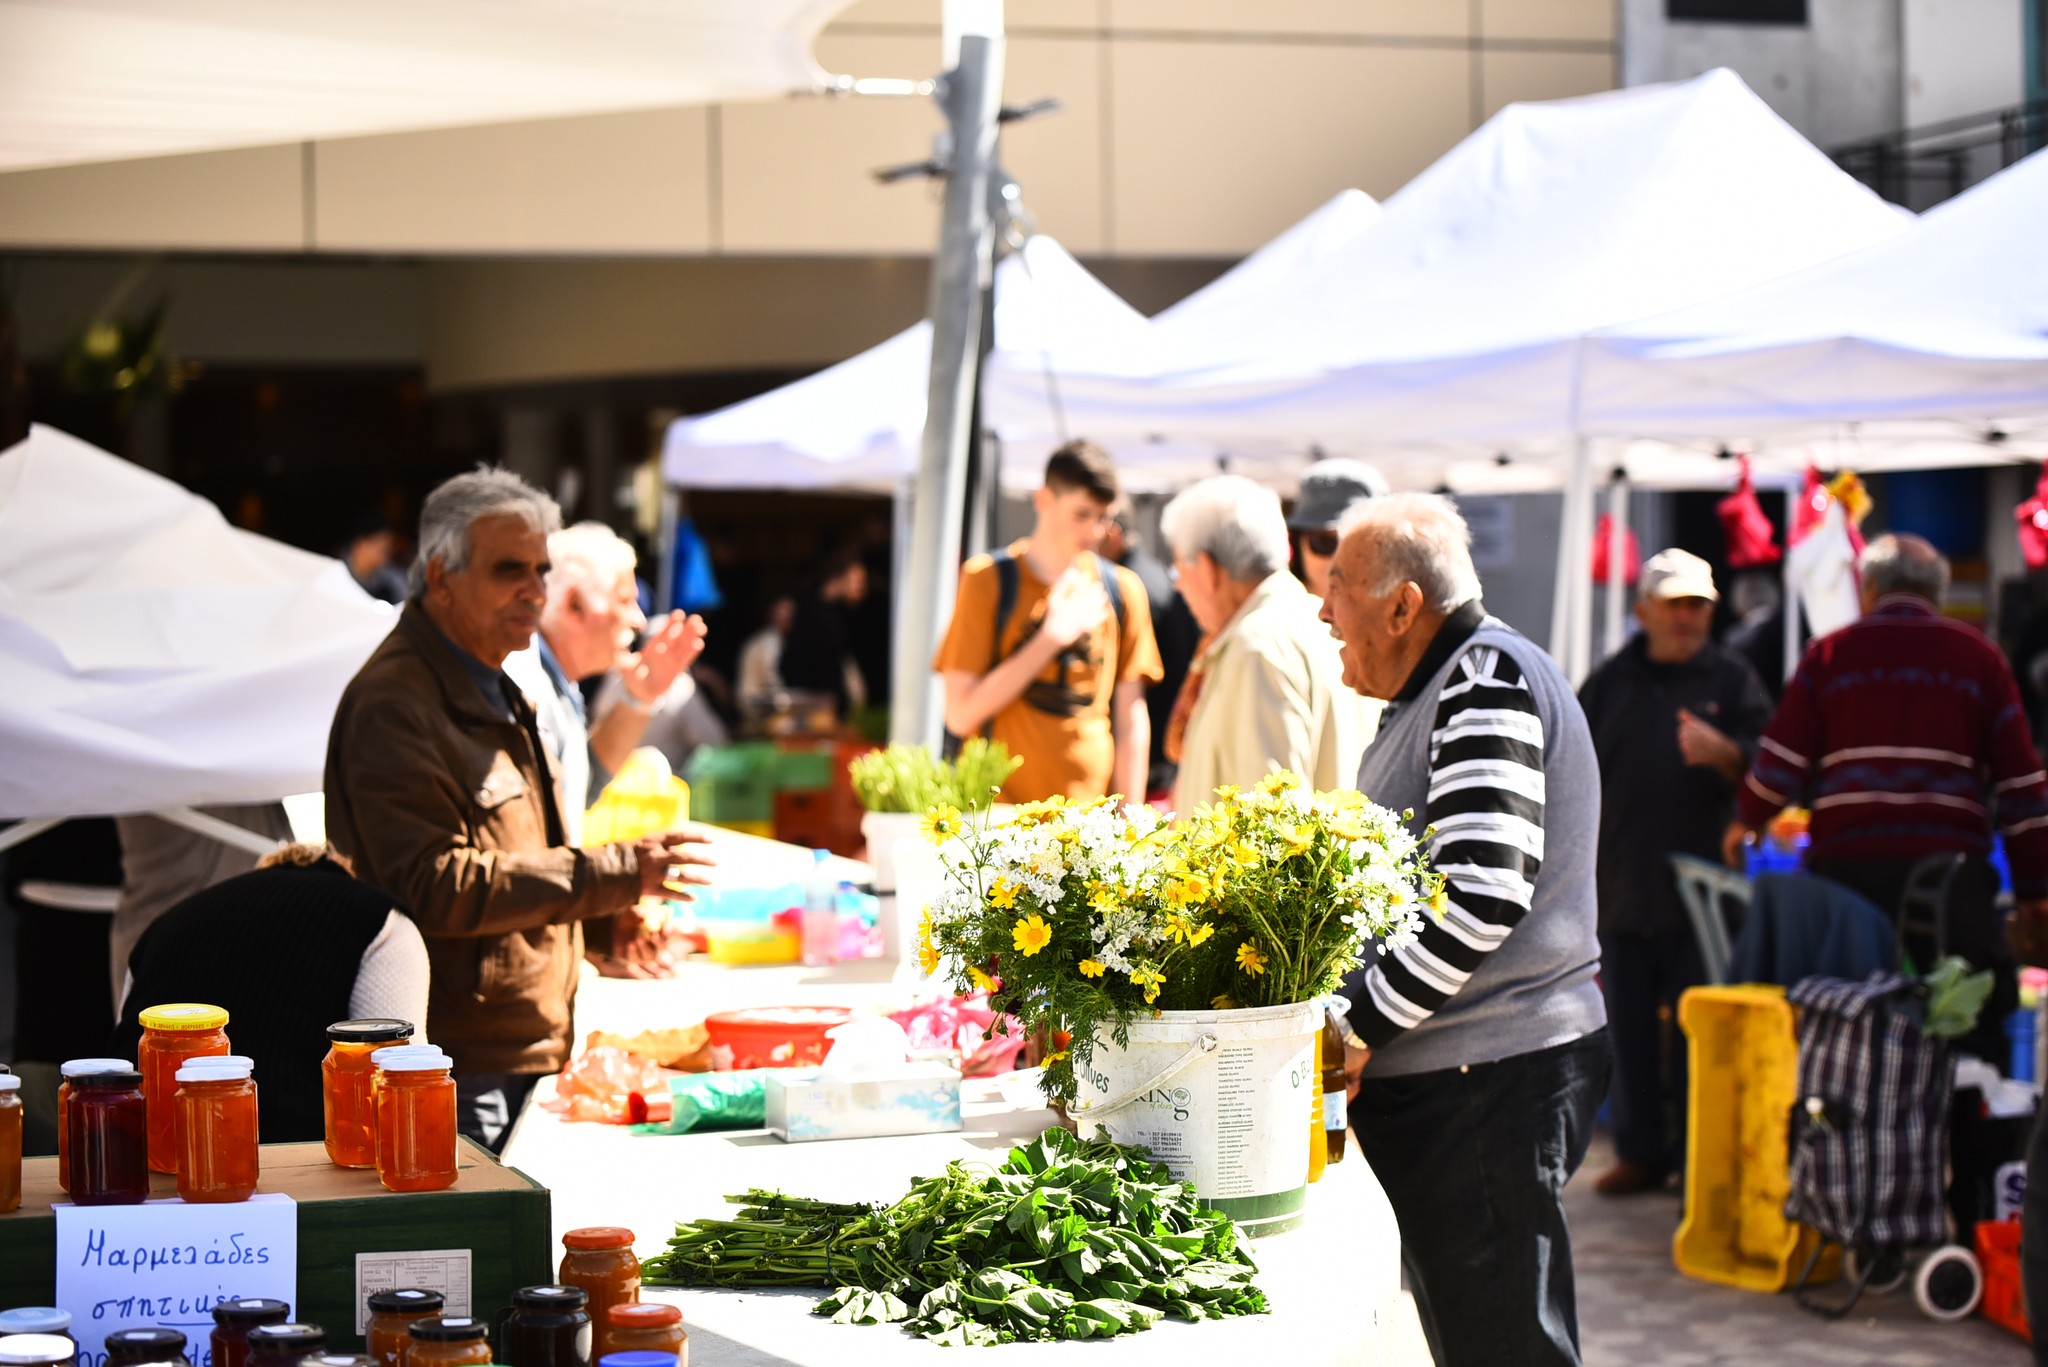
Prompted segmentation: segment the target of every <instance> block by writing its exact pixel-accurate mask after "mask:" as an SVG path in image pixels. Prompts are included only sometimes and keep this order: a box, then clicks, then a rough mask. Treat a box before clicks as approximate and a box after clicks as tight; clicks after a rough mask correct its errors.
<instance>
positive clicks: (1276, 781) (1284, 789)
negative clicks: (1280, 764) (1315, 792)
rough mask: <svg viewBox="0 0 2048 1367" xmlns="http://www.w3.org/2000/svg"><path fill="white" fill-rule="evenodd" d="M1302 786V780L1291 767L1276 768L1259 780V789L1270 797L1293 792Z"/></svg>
mask: <svg viewBox="0 0 2048 1367" xmlns="http://www.w3.org/2000/svg"><path fill="white" fill-rule="evenodd" d="M1300 786H1301V780H1300V779H1299V778H1297V777H1296V776H1295V774H1294V771H1293V770H1291V769H1275V770H1274V771H1273V772H1272V773H1270V774H1268V775H1266V776H1265V777H1264V778H1262V779H1260V780H1259V791H1260V792H1262V793H1264V794H1265V795H1266V796H1268V797H1278V796H1279V795H1280V794H1281V793H1289V792H1293V791H1294V790H1295V789H1296V788H1299V787H1300Z"/></svg>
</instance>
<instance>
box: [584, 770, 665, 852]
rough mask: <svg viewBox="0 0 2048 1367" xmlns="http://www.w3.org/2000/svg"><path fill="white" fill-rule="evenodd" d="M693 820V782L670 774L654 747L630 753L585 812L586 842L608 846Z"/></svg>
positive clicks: (586, 843) (656, 833) (660, 831)
mask: <svg viewBox="0 0 2048 1367" xmlns="http://www.w3.org/2000/svg"><path fill="white" fill-rule="evenodd" d="M689 819H690V785H689V784H687V783H685V782H683V781H682V780H681V779H679V778H677V777H676V776H675V775H674V774H672V773H670V772H669V767H668V760H667V758H666V757H664V756H663V755H662V753H661V751H659V750H657V749H655V748H654V747H653V746H651V745H643V746H641V747H640V748H639V749H638V750H635V751H634V752H633V753H632V754H631V755H629V756H627V758H626V762H625V763H624V764H622V765H620V766H619V772H618V773H616V774H614V775H612V781H611V782H610V783H608V784H606V785H605V789H604V792H603V793H602V794H601V795H600V796H599V797H598V799H597V805H596V806H594V807H592V808H591V809H590V810H589V811H588V812H586V813H584V816H583V843H584V844H585V845H586V846H589V845H609V844H613V843H615V842H617V841H621V840H638V839H640V838H641V837H642V836H649V835H659V834H661V833H662V832H663V831H672V830H675V829H676V828H677V827H679V826H681V825H682V824H683V823H684V822H686V821H688V820H689Z"/></svg>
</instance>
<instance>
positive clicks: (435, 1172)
mask: <svg viewBox="0 0 2048 1367" xmlns="http://www.w3.org/2000/svg"><path fill="white" fill-rule="evenodd" d="M375 1058H376V1062H377V1074H378V1076H377V1180H378V1181H380V1182H382V1183H383V1184H384V1185H385V1186H386V1187H387V1188H389V1189H390V1190H392V1191H440V1190H442V1189H443V1188H446V1187H452V1186H454V1185H455V1178H456V1169H455V1079H454V1078H452V1077H450V1076H449V1075H448V1070H449V1068H450V1067H451V1066H452V1065H453V1062H454V1061H453V1060H452V1059H450V1058H449V1057H448V1055H446V1054H444V1053H442V1052H441V1051H440V1050H439V1049H436V1048H434V1047H432V1046H431V1045H419V1046H416V1047H411V1048H400V1049H380V1050H378V1051H377V1053H376V1055H375ZM484 1361H486V1362H489V1361H490V1359H489V1358H485V1359H484Z"/></svg>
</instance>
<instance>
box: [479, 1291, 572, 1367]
mask: <svg viewBox="0 0 2048 1367" xmlns="http://www.w3.org/2000/svg"><path fill="white" fill-rule="evenodd" d="M589 1300H590V1298H589V1297H588V1296H586V1295H585V1294H584V1293H583V1288H582V1287H580V1286H525V1287H521V1288H520V1289H519V1290H517V1291H514V1292H513V1293H512V1313H511V1314H510V1315H509V1316H507V1317H506V1320H505V1328H504V1331H503V1334H502V1336H501V1339H500V1341H501V1342H502V1343H503V1345H504V1349H505V1361H506V1363H508V1364H510V1367H590V1364H591V1355H590V1353H591V1335H590V1315H589V1313H588V1312H586V1311H585V1310H584V1308H583V1307H584V1306H585V1305H587V1304H588V1303H589Z"/></svg>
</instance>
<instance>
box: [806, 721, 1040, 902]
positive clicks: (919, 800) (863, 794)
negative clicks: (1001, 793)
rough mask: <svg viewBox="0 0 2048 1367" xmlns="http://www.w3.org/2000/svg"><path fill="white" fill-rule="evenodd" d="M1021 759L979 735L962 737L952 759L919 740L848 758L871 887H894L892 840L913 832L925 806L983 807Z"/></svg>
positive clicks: (878, 889)
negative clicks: (860, 810) (872, 873)
mask: <svg viewBox="0 0 2048 1367" xmlns="http://www.w3.org/2000/svg"><path fill="white" fill-rule="evenodd" d="M1022 763H1023V761H1022V760H1019V759H1014V758H1012V757H1011V755H1010V750H1009V747H1008V746H1006V745H1004V744H1003V743H1002V742H1001V741H990V740H985V739H983V738H982V737H980V736H976V737H973V738H972V739H969V740H967V741H964V742H962V744H961V746H960V754H959V757H958V758H956V759H950V760H949V759H943V758H941V757H939V756H937V755H934V754H933V753H932V752H931V751H930V750H929V749H928V748H926V747H925V746H922V745H891V746H889V747H888V748H886V749H883V750H873V751H870V752H869V753H867V754H865V755H862V756H861V757H860V758H859V759H856V760H855V761H853V763H852V764H851V765H849V766H848V769H847V774H848V777H849V778H850V779H851V780H852V781H853V793H854V796H855V797H857V798H858V799H860V805H861V807H862V808H863V809H865V813H866V814H865V815H864V816H862V817H861V822H860V831H861V834H862V835H863V836H864V837H866V839H867V842H868V864H869V866H870V867H871V868H873V869H874V871H875V891H876V892H877V893H891V892H894V891H896V842H897V841H899V840H903V839H908V838H910V837H914V836H916V835H917V833H918V822H919V820H920V819H921V817H922V815H923V814H924V813H925V812H926V811H928V810H930V809H931V808H933V807H940V806H944V807H951V808H953V809H954V810H956V811H962V812H980V811H986V810H987V809H988V808H989V806H990V804H991V803H992V802H993V801H994V799H995V793H996V790H997V789H999V788H1001V787H1002V786H1003V782H1004V780H1006V779H1008V778H1009V777H1010V775H1011V774H1013V773H1015V772H1016V771H1017V766H1018V765H1019V764H1022Z"/></svg>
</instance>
